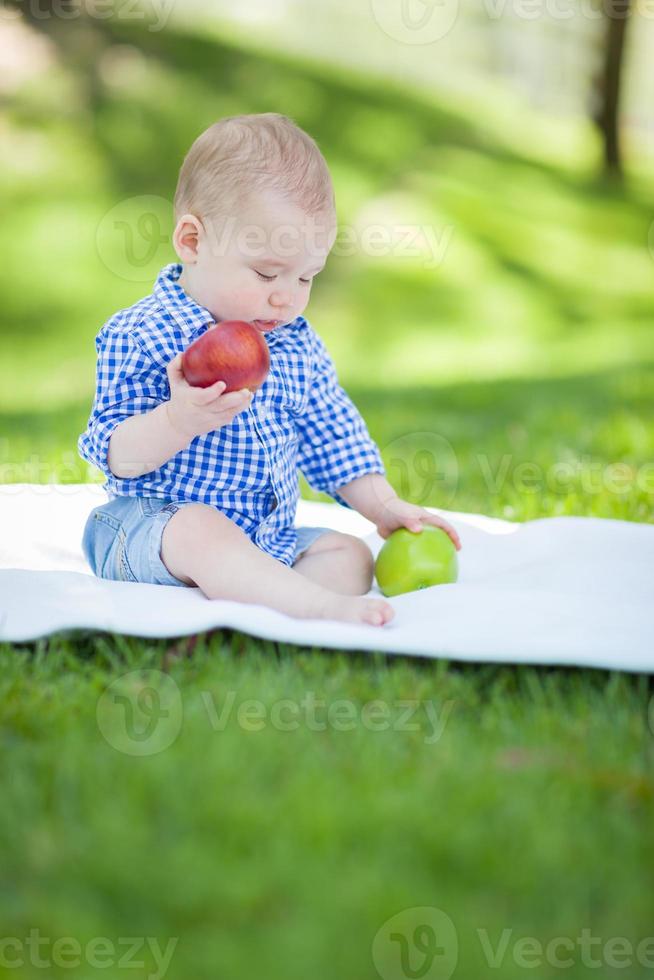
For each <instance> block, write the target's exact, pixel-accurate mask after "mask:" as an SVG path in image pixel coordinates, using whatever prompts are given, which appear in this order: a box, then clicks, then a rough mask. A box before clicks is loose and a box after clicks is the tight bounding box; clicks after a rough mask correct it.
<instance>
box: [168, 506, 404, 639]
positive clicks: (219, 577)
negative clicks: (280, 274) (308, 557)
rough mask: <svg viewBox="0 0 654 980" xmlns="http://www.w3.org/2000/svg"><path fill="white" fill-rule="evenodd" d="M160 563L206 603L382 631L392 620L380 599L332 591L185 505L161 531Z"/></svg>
mask: <svg viewBox="0 0 654 980" xmlns="http://www.w3.org/2000/svg"><path fill="white" fill-rule="evenodd" d="M161 558H162V560H163V563H164V565H165V566H166V567H167V568H168V570H169V572H170V573H171V574H172V575H174V576H175V577H176V578H179V579H181V581H183V582H187V583H189V584H190V585H198V586H199V587H200V588H201V589H202V591H203V592H204V594H205V595H206V596H207V597H208V598H209V599H232V600H234V601H236V602H248V603H255V604H258V605H263V606H270V607H272V608H273V609H277V610H279V612H283V613H286V615H288V616H295V617H296V618H298V619H339V620H345V621H347V622H359V623H370V624H371V625H373V626H383V625H384V623H386V622H388V621H389V620H390V619H392V618H393V616H394V615H395V611H394V609H393V607H392V606H391V605H390V603H388V602H386V601H385V600H383V599H365V598H360V597H355V596H344V595H340V594H338V593H337V592H332V590H331V589H327V588H325V587H324V586H322V585H319V584H318V583H317V582H312V581H311V580H310V579H308V578H306V577H305V576H303V575H300V573H299V572H296V571H295V570H294V569H293V568H289V567H288V565H284V563H283V562H280V561H277V559H275V558H273V557H272V556H271V555H268V554H266V552H264V551H262V550H261V549H260V548H257V546H256V545H255V544H253V543H252V541H250V539H249V538H248V536H247V534H245V532H244V531H242V530H241V528H240V527H238V526H237V525H236V524H234V522H233V521H230V519H229V518H228V517H226V516H225V515H224V514H221V513H220V512H219V511H217V510H215V509H214V508H213V507H210V506H208V505H206V504H185V505H184V506H183V507H180V509H179V510H178V511H177V512H176V513H175V514H173V516H172V517H171V518H170V520H169V521H168V523H167V524H166V527H165V528H164V532H163V537H162V540H161Z"/></svg>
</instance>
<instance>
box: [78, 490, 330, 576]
mask: <svg viewBox="0 0 654 980" xmlns="http://www.w3.org/2000/svg"><path fill="white" fill-rule="evenodd" d="M183 506H184V505H183V504H180V503H175V502H174V501H172V500H170V499H169V498H165V497H114V498H113V499H111V500H109V501H108V503H106V504H101V505H100V506H99V507H94V508H93V510H92V511H91V513H90V514H89V516H88V518H87V521H86V525H85V527H84V534H83V537H82V550H83V552H84V556H85V558H86V560H87V561H88V563H89V565H90V566H91V569H92V571H93V573H94V575H97V576H98V578H107V579H114V580H116V581H121V582H146V583H149V584H151V585H181V586H186V587H187V588H191V586H189V585H188V583H186V582H182V581H180V579H178V578H175V576H174V575H171V574H170V572H169V571H168V569H167V568H166V566H165V565H164V563H163V561H162V560H161V537H162V535H163V529H164V527H165V526H166V524H167V522H168V521H169V520H170V518H171V517H172V516H173V514H174V513H175V512H176V511H178V510H179V508H180V507H183ZM296 530H297V545H296V548H295V555H294V557H293V562H295V561H297V559H298V558H299V557H300V555H301V554H302V552H303V551H305V550H306V549H307V548H308V547H309V545H311V544H313V542H314V541H315V540H316V538H319V537H320V535H321V534H325V532H331V531H333V528H329V527H298V528H296Z"/></svg>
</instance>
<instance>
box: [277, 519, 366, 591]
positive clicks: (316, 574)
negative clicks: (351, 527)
mask: <svg viewBox="0 0 654 980" xmlns="http://www.w3.org/2000/svg"><path fill="white" fill-rule="evenodd" d="M293 568H294V569H295V570H296V571H297V572H300V574H301V575H304V576H306V578H310V579H311V581H312V582H317V583H318V584H319V585H324V586H325V588H326V589H332V590H333V591H334V592H340V593H341V595H365V594H366V593H367V592H369V591H370V587H371V586H372V580H373V577H374V571H375V559H374V558H373V555H372V551H371V550H370V548H369V547H368V545H367V544H366V542H365V541H362V540H361V538H357V537H355V536H354V535H353V534H343V533H342V532H341V531H326V532H325V533H324V534H321V535H320V537H319V538H316V540H315V541H314V542H313V543H312V544H311V545H310V546H309V547H308V548H307V550H306V551H305V552H303V553H302V555H301V556H300V557H299V558H298V559H297V561H296V562H295V564H294V565H293Z"/></svg>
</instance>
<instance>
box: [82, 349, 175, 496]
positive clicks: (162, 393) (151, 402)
mask: <svg viewBox="0 0 654 980" xmlns="http://www.w3.org/2000/svg"><path fill="white" fill-rule="evenodd" d="M96 350H97V355H98V358H97V364H96V389H95V398H94V401H93V407H92V409H91V415H90V417H89V421H88V425H87V428H86V431H85V432H83V433H82V434H81V435H80V437H79V439H78V441H77V449H78V452H79V454H80V456H81V457H82V458H83V459H85V460H87V461H88V462H89V463H93V465H94V466H97V468H98V469H99V470H102V472H103V473H104V474H105V475H106V476H113V477H114V479H115V478H116V477H115V474H112V473H111V471H110V469H109V463H108V460H107V455H108V452H109V440H110V438H111V435H112V433H113V431H114V429H116V427H117V426H118V425H120V423H121V422H124V421H125V419H127V418H129V417H130V416H131V415H138V414H141V413H143V412H149V411H150V410H151V409H153V408H156V407H157V405H159V404H160V403H161V402H162V401H164V400H165V399H167V398H168V397H169V391H170V389H169V385H168V376H167V375H166V374H165V372H162V370H161V368H160V367H159V366H158V365H157V364H155V363H154V361H153V360H152V358H151V357H150V356H149V355H148V354H147V353H146V352H145V351H144V350H143V348H142V347H141V346H140V345H139V343H138V341H137V340H136V339H135V337H134V336H133V335H132V334H131V333H130V332H128V331H126V330H118V331H116V330H109V331H108V332H106V333H103V332H101V333H100V334H99V335H98V338H97V340H96Z"/></svg>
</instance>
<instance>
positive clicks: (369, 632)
mask: <svg viewBox="0 0 654 980" xmlns="http://www.w3.org/2000/svg"><path fill="white" fill-rule="evenodd" d="M105 499H106V497H105V494H104V492H103V490H102V488H101V486H100V485H99V484H71V485H37V484H5V485H2V486H0V639H2V640H7V641H15V642H21V641H25V640H33V639H36V638H38V637H41V636H45V635H47V634H50V633H55V632H57V631H59V630H68V629H79V628H83V629H96V630H108V631H112V632H116V633H123V634H130V635H133V636H143V637H147V636H156V637H173V636H183V635H187V634H193V633H197V632H200V631H202V630H208V629H214V628H219V627H228V628H232V629H238V630H242V631H243V632H245V633H249V634H251V635H252V636H258V637H268V638H269V639H272V640H278V641H282V642H289V643H298V644H302V645H306V646H313V645H315V646H320V647H333V648H336V649H345V650H380V651H385V652H387V653H396V654H413V655H416V656H421V657H445V658H449V659H452V660H472V661H493V662H507V663H536V664H564V665H567V666H592V667H605V668H617V669H620V670H629V671H646V672H654V584H653V583H654V577H653V574H652V573H653V570H654V525H648V524H633V523H629V522H626V521H614V520H600V519H598V518H588V517H551V518H544V519H541V520H534V521H529V522H527V523H525V524H519V523H512V522H509V521H503V520H498V519H495V518H490V517H485V516H483V515H480V514H465V513H458V512H456V511H445V510H440V509H436V508H430V510H432V512H433V513H437V514H440V515H441V516H443V517H445V518H446V519H447V520H448V521H449V522H450V523H451V524H453V525H454V527H455V528H456V530H457V531H458V533H459V535H460V538H461V545H462V550H461V551H460V552H459V580H458V582H457V583H456V584H454V585H439V586H433V587H432V588H430V589H424V590H421V591H419V592H411V593H406V594H404V595H400V596H397V597H395V598H393V599H390V600H389V601H390V602H391V603H392V605H393V607H394V609H395V618H394V619H393V620H392V622H390V623H388V624H387V625H386V626H384V627H375V626H364V625H361V626H355V625H350V624H347V623H339V622H332V621H329V622H326V621H323V620H296V619H293V618H291V617H289V616H285V615H284V614H282V613H279V612H275V611H274V610H272V609H269V608H267V607H265V606H254V605H250V604H244V603H239V602H227V601H221V600H209V599H207V598H206V597H205V596H204V595H203V593H202V592H201V591H200V590H199V589H191V588H186V589H183V588H176V587H174V586H161V585H142V584H134V583H127V582H107V581H102V580H100V579H97V578H96V577H95V576H94V575H93V573H92V572H91V570H90V568H89V566H88V564H87V563H86V560H85V558H84V556H83V554H82V550H81V538H82V530H83V527H84V523H85V520H86V517H87V515H88V513H89V511H90V510H91V509H92V508H93V507H95V506H97V505H98V504H99V503H101V502H103V501H104V500H105ZM296 523H297V524H298V525H300V524H310V525H314V524H318V525H325V526H327V527H332V528H334V529H336V530H342V531H346V532H348V533H350V534H357V535H359V536H360V537H362V538H363V539H364V540H365V541H367V542H368V544H369V545H370V547H371V548H372V551H373V553H374V554H375V555H376V554H377V552H378V551H379V548H380V547H381V545H382V544H383V542H382V540H381V538H379V536H378V535H377V534H376V532H375V529H374V527H373V525H372V524H370V522H369V521H367V520H365V518H363V517H361V516H360V515H359V514H357V513H356V512H354V511H349V510H347V509H346V508H344V507H341V506H340V505H338V504H322V503H313V502H310V501H301V502H300V504H299V509H298V515H297V522H296ZM369 594H370V595H381V593H380V592H379V589H378V587H377V585H376V584H375V585H374V587H373V588H372V590H371V592H370V593H369Z"/></svg>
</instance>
